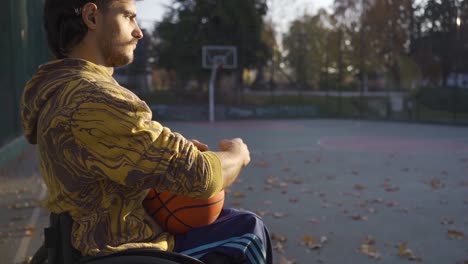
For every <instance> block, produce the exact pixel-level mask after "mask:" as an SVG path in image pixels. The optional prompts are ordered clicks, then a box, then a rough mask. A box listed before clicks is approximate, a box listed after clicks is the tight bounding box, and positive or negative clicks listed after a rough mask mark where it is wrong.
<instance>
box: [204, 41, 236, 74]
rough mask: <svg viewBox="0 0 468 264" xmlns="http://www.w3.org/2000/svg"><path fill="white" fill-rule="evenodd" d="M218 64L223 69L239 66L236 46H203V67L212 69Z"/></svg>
mask: <svg viewBox="0 0 468 264" xmlns="http://www.w3.org/2000/svg"><path fill="white" fill-rule="evenodd" d="M216 65H217V66H221V67H222V68H223V69H235V68H236V67H237V48H236V47H235V46H216V45H206V46H203V48H202V67H203V68H204V69H212V68H213V67H215V66H216Z"/></svg>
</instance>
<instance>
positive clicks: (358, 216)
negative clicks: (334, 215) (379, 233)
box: [351, 215, 368, 221]
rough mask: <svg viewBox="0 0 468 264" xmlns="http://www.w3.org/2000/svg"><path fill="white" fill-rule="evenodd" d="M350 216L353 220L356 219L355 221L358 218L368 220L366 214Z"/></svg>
mask: <svg viewBox="0 0 468 264" xmlns="http://www.w3.org/2000/svg"><path fill="white" fill-rule="evenodd" d="M351 218H352V219H353V220H356V221H358V220H362V221H367V220H368V218H367V216H362V215H352V216H351Z"/></svg>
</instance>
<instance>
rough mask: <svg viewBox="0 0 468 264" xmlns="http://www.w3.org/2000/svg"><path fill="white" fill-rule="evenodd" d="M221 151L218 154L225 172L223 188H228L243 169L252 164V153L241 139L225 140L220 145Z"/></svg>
mask: <svg viewBox="0 0 468 264" xmlns="http://www.w3.org/2000/svg"><path fill="white" fill-rule="evenodd" d="M218 146H219V148H220V151H218V152H216V154H217V155H218V157H219V160H220V161H221V165H222V170H223V188H224V189H225V188H228V187H229V186H231V184H232V183H233V182H234V181H235V180H236V178H237V177H238V176H239V173H240V171H241V170H242V168H244V167H245V166H247V164H249V162H250V152H249V149H248V148H247V145H246V144H245V143H244V141H242V139H240V138H234V139H225V140H221V141H220V142H219V143H218Z"/></svg>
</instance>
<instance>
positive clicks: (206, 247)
mask: <svg viewBox="0 0 468 264" xmlns="http://www.w3.org/2000/svg"><path fill="white" fill-rule="evenodd" d="M174 251H175V252H178V253H182V254H185V255H189V256H191V257H194V258H198V259H199V258H201V257H203V256H204V255H206V254H208V253H214V252H216V253H220V254H223V255H227V256H229V257H230V258H232V259H235V260H236V261H238V262H239V263H251V264H271V263H273V261H272V247H271V240H270V235H269V233H268V230H267V228H266V226H265V225H264V223H263V220H262V219H261V218H260V217H258V216H257V215H255V214H253V213H251V212H246V211H239V210H235V209H231V208H228V209H226V208H224V209H223V210H222V211H221V214H220V215H219V217H218V219H217V220H216V221H215V222H214V223H213V224H211V225H208V226H205V227H200V228H194V229H192V230H190V231H189V232H187V233H185V234H182V235H176V236H175V248H174Z"/></svg>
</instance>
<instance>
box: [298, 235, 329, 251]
mask: <svg viewBox="0 0 468 264" xmlns="http://www.w3.org/2000/svg"><path fill="white" fill-rule="evenodd" d="M324 241H327V239H326V238H325V239H324ZM299 244H300V245H301V246H306V247H308V248H310V249H320V248H322V243H320V241H319V240H318V239H316V238H315V237H312V236H309V235H305V236H303V237H302V238H301V240H300V241H299Z"/></svg>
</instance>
